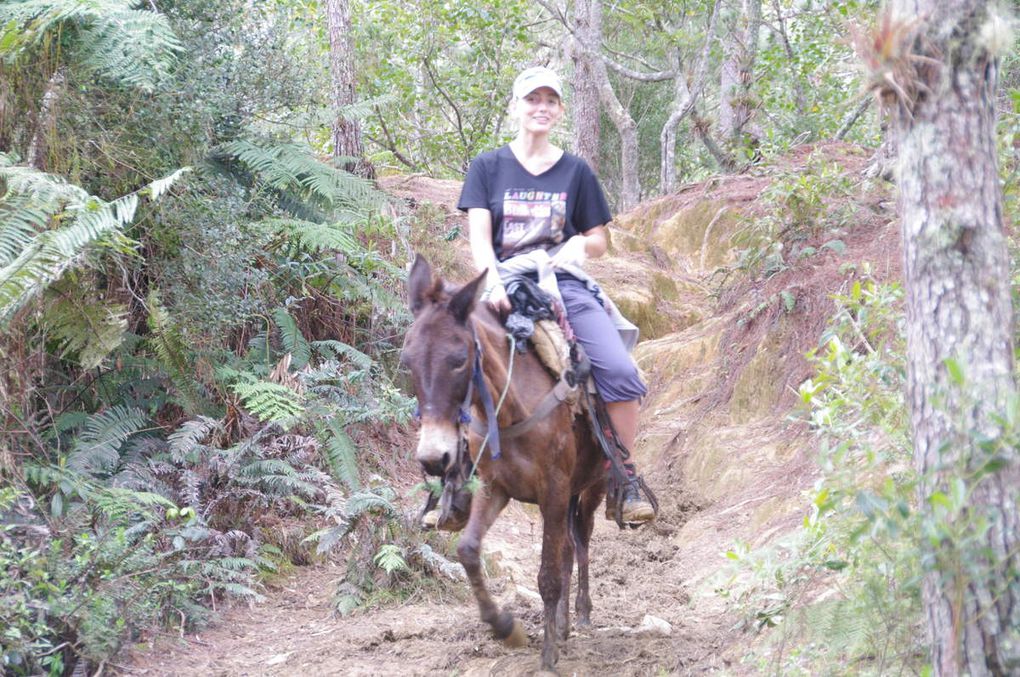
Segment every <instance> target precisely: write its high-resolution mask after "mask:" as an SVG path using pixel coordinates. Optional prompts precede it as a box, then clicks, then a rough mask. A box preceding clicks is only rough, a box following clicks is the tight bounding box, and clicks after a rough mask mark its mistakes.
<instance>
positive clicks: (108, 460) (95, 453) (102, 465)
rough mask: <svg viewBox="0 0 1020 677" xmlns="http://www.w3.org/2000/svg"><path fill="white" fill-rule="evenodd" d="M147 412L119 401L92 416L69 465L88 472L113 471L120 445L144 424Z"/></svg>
mask: <svg viewBox="0 0 1020 677" xmlns="http://www.w3.org/2000/svg"><path fill="white" fill-rule="evenodd" d="M145 421H146V418H145V414H143V413H142V412H141V411H139V410H138V409H135V408H134V407H126V406H124V405H122V404H119V405H117V406H114V407H110V408H109V409H107V410H106V411H101V412H99V413H96V414H93V415H92V416H89V418H88V420H87V421H86V422H85V425H84V427H83V429H82V431H81V433H79V434H78V438H77V439H76V440H75V442H74V446H73V447H72V449H71V451H70V453H69V454H68V456H67V467H68V468H70V469H71V470H74V471H77V472H80V473H84V474H86V475H96V474H99V473H103V472H110V471H112V470H113V469H114V468H115V467H116V465H117V462H118V461H119V460H120V447H121V445H122V444H124V442H125V441H127V439H128V438H129V437H131V436H132V435H134V434H135V433H136V432H138V431H139V430H140V429H142V428H143V427H144V426H145Z"/></svg>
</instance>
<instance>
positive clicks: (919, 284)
mask: <svg viewBox="0 0 1020 677" xmlns="http://www.w3.org/2000/svg"><path fill="white" fill-rule="evenodd" d="M893 16H894V21H897V25H898V26H900V27H907V30H905V34H906V35H907V40H912V41H913V49H914V55H910V56H908V57H906V58H905V59H904V60H903V61H902V62H901V63H900V64H899V66H900V67H901V68H902V70H900V71H899V72H898V73H897V78H898V82H897V86H896V87H891V88H889V89H886V90H884V91H882V94H883V97H884V98H885V100H886V101H894V102H895V104H896V112H895V114H894V117H895V124H896V128H897V131H898V138H899V158H900V159H899V180H900V188H901V190H900V201H901V210H902V214H901V216H902V222H901V229H902V236H903V257H904V277H905V283H906V289H907V359H908V369H907V397H908V405H909V408H910V413H911V425H912V431H913V437H914V457H915V462H916V465H917V469H918V471H919V473H920V475H921V482H920V488H919V492H920V493H919V504H920V507H921V510H923V511H927V512H928V513H929V514H928V519H929V520H930V521H931V522H934V521H935V520H938V519H943V520H952V521H951V523H950V524H949V525H948V526H949V527H950V529H956V530H957V531H956V532H955V535H953V536H947V537H944V538H942V539H941V542H940V543H939V544H938V545H932V544H931V543H930V542H929V541H928V540H926V541H925V546H926V547H929V548H930V551H929V552H927V553H925V555H926V557H925V560H927V561H931V562H933V566H932V568H931V570H930V571H928V572H927V573H926V574H925V579H924V585H923V600H924V607H925V612H926V617H927V621H928V630H929V639H930V640H931V652H932V653H931V656H932V665H933V667H934V670H935V674H936V675H960V674H968V675H972V676H974V677H980V676H982V675H1006V674H1017V673H1018V671H1020V577H1018V576H1017V572H1018V571H1020V554H1018V551H1020V519H1018V514H1017V496H1018V487H1020V472H1018V464H1017V460H1018V459H1017V456H1018V454H1017V449H1016V448H1015V447H1014V446H1013V444H1011V443H1009V442H1008V441H1006V440H1004V439H1003V434H1004V432H1005V431H1003V429H1002V419H1001V418H997V417H996V416H997V415H1005V413H1006V411H1007V407H1008V406H1009V403H1010V399H1011V398H1012V397H1013V396H1014V395H1015V393H1016V386H1015V383H1014V378H1013V368H1014V365H1013V337H1012V329H1013V315H1012V306H1011V299H1010V270H1009V257H1008V253H1007V249H1006V236H1005V232H1004V227H1003V217H1002V195H1001V192H1000V188H999V179H998V172H997V168H996V148H995V92H996V87H997V77H998V56H999V55H998V54H995V53H990V52H989V44H990V42H991V41H989V40H988V38H987V29H988V28H989V25H990V24H989V3H987V2H986V0H894V2H893ZM896 17H899V18H900V19H899V20H897V19H896ZM918 17H925V18H927V21H926V22H925V23H924V24H919V23H917V22H918V19H917V18H918ZM1000 21H1001V19H1000ZM911 26H913V27H914V30H913V31H911V30H910V27H911ZM983 30H984V31H985V33H986V35H985V37H984V38H982V39H980V40H979V38H978V36H979V34H980V33H981V32H982V31H983ZM915 37H916V39H915ZM1007 45H1008V43H1007ZM905 46H906V47H908V48H909V47H910V45H909V44H907V45H905ZM1008 48H1009V47H1008V46H1007V47H1006V49H1008ZM947 361H948V362H947ZM955 364H958V365H959V367H960V370H959V371H962V374H963V376H962V377H961V376H960V375H959V371H958V370H957V369H956V368H955V366H954V365H955ZM982 438H983V439H982ZM989 440H990V441H991V442H988V441H989ZM982 442H984V443H983V444H982ZM993 457H995V458H997V459H999V460H1000V461H1001V462H1004V466H1003V467H1000V468H998V469H996V468H995V467H994V466H992V467H989V466H988V463H989V462H990V461H992V460H993ZM982 469H983V471H982ZM960 481H964V482H966V483H967V491H968V494H967V495H968V499H969V500H968V501H967V504H966V505H965V506H961V507H960V512H959V513H958V514H956V513H950V517H949V518H940V517H938V516H937V515H935V514H934V513H933V512H932V511H933V502H932V501H931V500H930V499H931V497H932V495H933V494H935V493H936V492H942V493H943V494H946V495H952V493H951V492H950V491H949V487H951V486H953V484H954V482H960ZM954 518H955V519H954ZM982 524H986V525H987V528H986V529H983V528H980V525H982ZM950 533H954V532H950Z"/></svg>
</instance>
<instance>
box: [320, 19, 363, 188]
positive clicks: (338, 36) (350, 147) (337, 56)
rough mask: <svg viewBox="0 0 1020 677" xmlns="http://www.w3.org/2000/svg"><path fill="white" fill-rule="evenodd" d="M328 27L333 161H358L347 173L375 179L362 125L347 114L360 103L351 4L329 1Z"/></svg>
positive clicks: (346, 166)
mask: <svg viewBox="0 0 1020 677" xmlns="http://www.w3.org/2000/svg"><path fill="white" fill-rule="evenodd" d="M325 8H326V25H327V28H328V29H329V71H330V76H331V78H330V79H331V85H332V87H331V91H330V94H331V99H332V100H331V102H330V103H331V104H332V106H333V111H334V115H335V118H334V121H333V158H334V159H336V158H341V157H347V158H354V159H355V161H354V162H349V163H346V164H345V165H344V169H347V170H348V171H350V172H354V173H355V174H358V175H360V176H365V177H369V178H374V176H375V171H374V170H373V168H372V166H371V165H370V164H369V163H368V162H366V161H365V159H364V155H365V149H364V146H363V145H362V143H361V125H360V124H358V121H357V120H352V119H348V118H347V117H345V116H344V114H343V111H344V109H345V108H346V107H348V106H350V105H352V104H353V103H354V102H355V101H356V98H355V97H356V93H355V87H354V85H355V73H354V45H353V41H352V40H351V7H350V2H349V0H326V4H325Z"/></svg>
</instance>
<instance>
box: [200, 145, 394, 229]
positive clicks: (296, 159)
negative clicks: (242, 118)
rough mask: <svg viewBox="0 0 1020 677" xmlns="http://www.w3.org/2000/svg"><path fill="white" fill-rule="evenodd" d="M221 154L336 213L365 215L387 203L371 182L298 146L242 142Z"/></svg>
mask: <svg viewBox="0 0 1020 677" xmlns="http://www.w3.org/2000/svg"><path fill="white" fill-rule="evenodd" d="M219 152H221V153H223V154H225V155H227V156H229V157H233V158H235V159H237V160H238V161H239V162H240V163H241V164H243V165H244V166H245V167H246V168H247V169H248V170H250V171H251V172H252V173H253V174H255V175H256V176H258V177H259V179H261V180H262V181H263V182H265V183H266V184H267V185H269V186H270V187H272V188H274V189H276V190H278V191H285V192H291V193H294V194H296V195H298V196H300V197H302V198H304V199H309V200H313V201H318V202H322V203H324V204H326V205H328V206H329V207H331V208H333V209H348V210H352V211H356V212H361V211H362V210H364V209H365V208H371V207H377V206H381V205H382V204H383V203H384V201H385V197H384V196H383V195H382V193H380V192H379V191H377V190H376V189H375V187H374V186H373V185H372V183H371V182H370V181H368V180H366V179H363V178H361V177H359V176H355V175H354V174H351V173H349V172H345V171H343V170H340V169H336V168H334V167H330V166H329V165H327V164H325V163H323V162H320V161H319V159H318V158H316V157H315V156H314V155H313V154H312V153H311V151H310V150H309V149H308V148H306V147H304V146H301V145H298V144H294V143H283V144H278V145H275V146H259V145H257V144H255V143H252V142H250V141H246V140H243V139H241V140H237V141H231V142H230V143H227V144H224V145H222V146H220V148H219Z"/></svg>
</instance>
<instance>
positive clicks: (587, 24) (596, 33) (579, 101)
mask: <svg viewBox="0 0 1020 677" xmlns="http://www.w3.org/2000/svg"><path fill="white" fill-rule="evenodd" d="M598 2H599V0H575V2H574V27H575V33H576V34H577V38H576V39H575V44H573V45H572V48H571V50H570V58H571V60H572V61H573V62H574V76H573V79H572V82H571V85H572V88H573V99H572V101H571V108H572V109H573V117H572V120H573V126H574V143H573V150H574V154H575V155H578V156H580V157H582V158H584V159H585V160H586V161H587V162H588V164H589V165H591V168H592V169H593V170H595V173H596V174H597V173H598V152H599V133H600V132H601V125H600V124H599V87H598V83H597V81H596V73H595V65H594V63H592V62H593V61H594V60H595V58H594V57H593V56H592V53H591V52H590V51H588V50H585V49H584V48H583V47H582V46H580V45H578V44H576V41H580V43H581V44H582V45H598V44H599V42H600V40H601V36H602V13H601V12H600V11H598V12H596V11H593V7H592V5H595V4H598Z"/></svg>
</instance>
